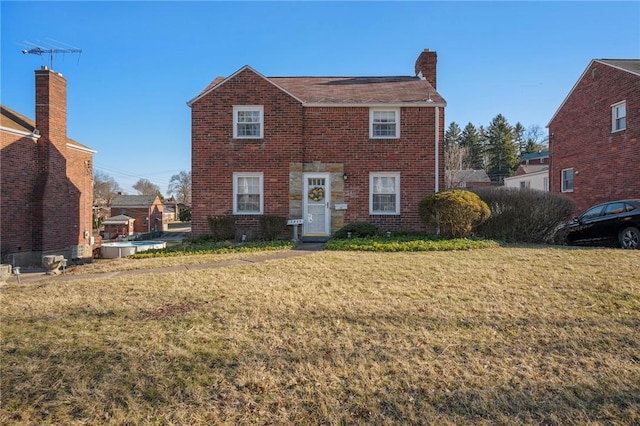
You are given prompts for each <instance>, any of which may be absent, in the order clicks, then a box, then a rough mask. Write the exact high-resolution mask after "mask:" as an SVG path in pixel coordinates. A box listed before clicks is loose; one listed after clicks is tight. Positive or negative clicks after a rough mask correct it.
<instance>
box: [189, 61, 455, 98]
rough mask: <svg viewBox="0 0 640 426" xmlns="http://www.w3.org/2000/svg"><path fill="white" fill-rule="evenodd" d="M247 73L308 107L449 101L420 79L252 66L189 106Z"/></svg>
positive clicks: (223, 80)
mask: <svg viewBox="0 0 640 426" xmlns="http://www.w3.org/2000/svg"><path fill="white" fill-rule="evenodd" d="M246 69H249V70H251V71H252V72H255V73H256V74H258V75H260V76H261V77H263V78H264V79H265V80H267V81H269V82H270V83H272V84H274V85H275V86H277V87H279V88H280V89H282V90H283V91H285V92H287V93H289V94H290V95H291V96H293V97H295V98H296V99H298V100H299V101H300V102H302V103H303V104H305V105H308V106H313V105H314V104H343V105H349V104H364V105H371V104H408V105H411V104H420V105H422V104H427V103H428V104H432V103H433V104H438V105H439V106H444V105H446V101H445V100H444V99H443V98H442V97H441V96H440V95H439V94H438V92H437V91H436V90H435V89H434V88H433V86H432V85H431V84H430V83H429V82H428V81H426V80H424V79H422V78H420V77H411V76H386V77H265V76H263V75H261V74H260V73H258V72H257V71H255V70H254V69H252V68H251V67H249V66H245V67H243V68H241V69H240V70H238V71H236V72H235V73H233V74H232V75H231V76H229V77H216V78H215V79H214V80H213V81H212V82H211V83H209V85H208V86H207V87H206V88H205V89H204V90H203V91H202V92H200V94H199V95H198V96H196V97H195V98H194V99H192V100H191V101H189V102H187V104H188V105H191V104H192V103H193V102H195V101H196V100H198V99H200V98H202V97H203V96H205V95H207V94H208V93H209V92H211V91H213V90H215V89H217V88H218V87H220V86H222V85H223V84H225V83H226V82H227V81H229V80H231V79H232V78H233V77H234V76H235V75H237V74H239V73H240V72H242V71H244V70H246Z"/></svg>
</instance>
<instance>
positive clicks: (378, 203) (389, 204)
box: [373, 194, 396, 212]
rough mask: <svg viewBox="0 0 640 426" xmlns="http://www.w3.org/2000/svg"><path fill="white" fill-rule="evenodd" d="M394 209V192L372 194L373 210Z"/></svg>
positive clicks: (387, 210) (385, 210) (386, 210)
mask: <svg viewBox="0 0 640 426" xmlns="http://www.w3.org/2000/svg"><path fill="white" fill-rule="evenodd" d="M395 210H396V196H395V194H373V211H376V212H393V211H395Z"/></svg>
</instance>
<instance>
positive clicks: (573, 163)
mask: <svg viewBox="0 0 640 426" xmlns="http://www.w3.org/2000/svg"><path fill="white" fill-rule="evenodd" d="M547 127H548V128H549V153H550V159H551V164H550V174H549V184H550V191H551V192H556V193H562V194H564V195H567V196H569V197H571V198H573V199H574V200H575V201H576V213H578V212H582V211H584V210H586V209H587V208H589V207H590V206H592V205H594V204H597V203H600V202H604V201H609V200H617V199H625V198H640V161H638V158H639V156H640V59H594V60H592V61H591V63H590V64H589V66H588V67H587V69H586V70H585V71H584V73H582V75H581V76H580V78H579V79H578V81H577V83H576V84H575V85H574V86H573V88H572V89H571V91H570V92H569V95H568V96H567V97H566V98H565V100H564V101H563V102H562V104H561V105H560V108H559V109H558V110H557V111H556V113H555V114H554V116H553V118H552V119H551V121H550V122H549V124H548V126H547Z"/></svg>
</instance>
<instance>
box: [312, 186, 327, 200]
mask: <svg viewBox="0 0 640 426" xmlns="http://www.w3.org/2000/svg"><path fill="white" fill-rule="evenodd" d="M323 198H324V189H323V188H322V187H320V186H316V187H314V188H311V190H309V199H311V200H312V201H320V200H322V199H323Z"/></svg>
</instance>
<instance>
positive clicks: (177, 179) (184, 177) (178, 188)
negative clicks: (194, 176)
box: [168, 170, 191, 205]
mask: <svg viewBox="0 0 640 426" xmlns="http://www.w3.org/2000/svg"><path fill="white" fill-rule="evenodd" d="M168 193H169V194H171V195H175V197H176V200H177V201H178V202H179V203H182V204H186V205H191V172H190V171H189V172H185V171H184V170H183V171H181V172H180V173H178V174H177V175H173V176H171V181H170V182H169V188H168Z"/></svg>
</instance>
